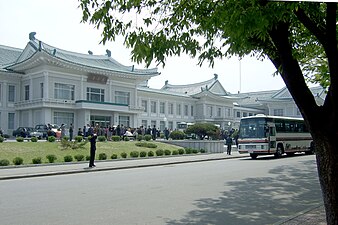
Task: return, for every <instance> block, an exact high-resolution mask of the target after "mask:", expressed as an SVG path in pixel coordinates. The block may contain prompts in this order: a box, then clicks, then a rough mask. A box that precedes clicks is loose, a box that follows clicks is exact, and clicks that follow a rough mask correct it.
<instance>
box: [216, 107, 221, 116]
mask: <svg viewBox="0 0 338 225" xmlns="http://www.w3.org/2000/svg"><path fill="white" fill-rule="evenodd" d="M221 113H222V108H217V117H221Z"/></svg>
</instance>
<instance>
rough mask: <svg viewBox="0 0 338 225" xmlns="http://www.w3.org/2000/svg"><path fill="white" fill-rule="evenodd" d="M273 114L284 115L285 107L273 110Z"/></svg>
mask: <svg viewBox="0 0 338 225" xmlns="http://www.w3.org/2000/svg"><path fill="white" fill-rule="evenodd" d="M273 115H274V116H283V115H284V111H283V109H274V110H273Z"/></svg>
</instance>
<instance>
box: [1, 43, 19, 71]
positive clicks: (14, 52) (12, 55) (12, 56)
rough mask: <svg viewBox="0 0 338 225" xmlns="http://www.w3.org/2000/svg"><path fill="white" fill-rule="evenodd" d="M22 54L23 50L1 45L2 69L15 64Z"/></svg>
mask: <svg viewBox="0 0 338 225" xmlns="http://www.w3.org/2000/svg"><path fill="white" fill-rule="evenodd" d="M21 52H22V49H18V48H12V47H8V46H4V45H0V68H2V67H4V66H5V65H8V64H11V63H13V62H15V60H17V58H18V57H19V56H20V54H21Z"/></svg>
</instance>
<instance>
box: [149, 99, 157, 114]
mask: <svg viewBox="0 0 338 225" xmlns="http://www.w3.org/2000/svg"><path fill="white" fill-rule="evenodd" d="M150 112H151V113H156V102H155V101H151V102H150Z"/></svg>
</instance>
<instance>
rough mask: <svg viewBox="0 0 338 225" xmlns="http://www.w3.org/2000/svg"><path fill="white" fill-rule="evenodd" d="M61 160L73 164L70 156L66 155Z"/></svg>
mask: <svg viewBox="0 0 338 225" xmlns="http://www.w3.org/2000/svg"><path fill="white" fill-rule="evenodd" d="M63 159H64V161H65V162H73V156H71V155H66V156H65V157H63Z"/></svg>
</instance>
